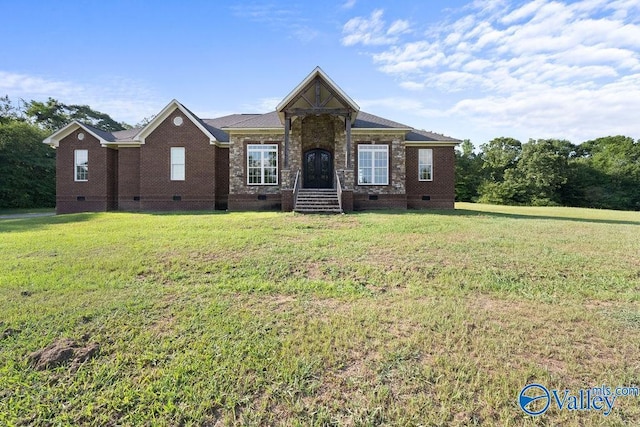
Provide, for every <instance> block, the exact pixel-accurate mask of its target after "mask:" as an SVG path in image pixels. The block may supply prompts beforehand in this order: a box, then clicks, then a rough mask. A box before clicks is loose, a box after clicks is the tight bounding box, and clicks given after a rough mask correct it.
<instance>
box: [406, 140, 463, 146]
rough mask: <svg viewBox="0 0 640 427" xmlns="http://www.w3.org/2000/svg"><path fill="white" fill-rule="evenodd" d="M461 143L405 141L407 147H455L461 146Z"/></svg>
mask: <svg viewBox="0 0 640 427" xmlns="http://www.w3.org/2000/svg"><path fill="white" fill-rule="evenodd" d="M460 143H461V141H405V142H404V145H406V146H407V147H425V146H429V147H455V146H456V145H460Z"/></svg>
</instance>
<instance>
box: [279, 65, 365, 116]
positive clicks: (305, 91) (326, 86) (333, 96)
mask: <svg viewBox="0 0 640 427" xmlns="http://www.w3.org/2000/svg"><path fill="white" fill-rule="evenodd" d="M296 109H300V110H309V109H311V110H318V112H322V110H327V111H330V110H331V109H347V110H350V111H353V113H354V114H353V118H354V119H355V116H356V115H357V114H358V111H360V107H359V106H358V104H356V103H355V101H354V100H353V99H351V97H349V95H347V94H346V93H345V92H344V91H343V90H342V89H340V87H339V86H338V85H337V84H336V83H335V82H334V81H333V80H331V78H330V77H329V76H328V75H327V74H326V73H325V72H324V71H323V70H322V68H320V67H316V68H315V69H314V70H313V71H312V72H311V73H310V74H309V75H308V76H307V77H305V79H304V80H302V82H300V84H298V86H296V87H295V88H294V89H293V90H292V91H291V92H290V93H289V94H288V95H287V96H286V97H285V98H284V99H283V100H282V101H281V102H280V103H279V104H278V105H277V107H276V111H277V113H278V116H279V118H280V121H281V122H284V113H285V110H289V111H293V110H296Z"/></svg>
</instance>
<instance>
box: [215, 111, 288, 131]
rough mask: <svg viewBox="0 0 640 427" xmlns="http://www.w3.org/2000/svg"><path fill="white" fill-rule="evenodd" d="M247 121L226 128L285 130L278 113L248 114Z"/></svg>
mask: <svg viewBox="0 0 640 427" xmlns="http://www.w3.org/2000/svg"><path fill="white" fill-rule="evenodd" d="M246 116H247V119H245V120H241V121H239V122H236V123H234V124H231V125H226V126H224V127H225V128H231V129H272V128H275V129H283V128H284V126H283V125H282V123H281V122H280V118H279V117H278V112H277V111H272V112H270V113H266V114H246Z"/></svg>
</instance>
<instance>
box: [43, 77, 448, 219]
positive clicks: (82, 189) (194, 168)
mask: <svg viewBox="0 0 640 427" xmlns="http://www.w3.org/2000/svg"><path fill="white" fill-rule="evenodd" d="M44 142H45V143H46V144H50V145H52V146H54V147H56V149H57V156H56V163H57V164H56V166H57V180H56V181H57V182H56V193H57V196H56V200H57V205H56V210H57V212H58V213H71V212H84V211H107V210H123V211H138V210H160V211H166V210H209V209H229V210H258V209H274V210H275V209H280V210H283V211H291V210H296V211H300V212H314V211H315V212H322V211H327V212H333V211H337V212H339V211H352V210H361V209H376V208H400V209H407V208H409V209H423V208H453V203H454V160H455V155H454V147H455V145H456V144H458V143H459V142H460V141H459V140H457V139H454V138H450V137H447V136H443V135H440V134H436V133H432V132H425V131H421V130H416V129H413V128H411V127H409V126H406V125H403V124H400V123H397V122H394V121H391V120H387V119H384V118H381V117H378V116H375V115H373V114H369V113H365V112H363V111H360V108H359V107H358V105H357V104H356V103H355V102H354V101H353V100H352V99H351V98H350V97H349V96H348V95H347V94H346V93H344V92H343V91H342V90H341V89H340V88H339V87H338V86H337V85H336V84H335V83H334V82H333V81H332V80H331V79H330V78H329V76H327V75H326V74H325V73H324V71H322V69H320V68H319V67H317V68H316V69H314V70H313V71H312V72H311V74H309V75H308V76H307V77H306V78H305V79H304V80H303V81H302V82H301V83H300V84H299V85H298V86H297V87H296V88H295V89H294V90H293V91H291V93H289V95H287V96H286V97H285V98H284V99H283V100H282V102H280V104H278V106H277V107H276V110H275V111H273V112H270V113H266V114H232V115H228V116H224V117H219V118H215V119H201V118H199V117H197V116H196V115H195V114H193V113H192V112H191V111H189V109H187V108H186V107H185V106H184V105H182V104H181V103H179V102H178V101H175V100H174V101H171V102H170V103H169V105H167V106H166V107H165V108H164V109H163V110H162V111H160V113H158V114H157V115H156V116H155V117H154V118H153V120H151V121H150V122H149V123H148V124H147V125H146V126H144V127H142V128H138V129H129V130H124V131H118V132H113V133H109V132H104V131H101V130H98V129H95V128H93V127H91V126H88V125H86V124H83V123H79V122H77V121H74V122H71V123H70V124H68V125H67V126H65V127H64V128H62V129H60V130H58V131H57V132H55V133H54V134H53V135H51V136H50V137H48V138H47V139H46V140H45V141H44Z"/></svg>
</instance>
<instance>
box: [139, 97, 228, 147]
mask: <svg viewBox="0 0 640 427" xmlns="http://www.w3.org/2000/svg"><path fill="white" fill-rule="evenodd" d="M176 109H178V110H180V112H182V114H184V115H185V116H186V117H187V118H188V119H189V120H191V122H193V124H194V125H196V126H197V127H198V129H200V130H201V131H202V133H204V134H205V135H207V136H208V137H209V141H210V142H211V144H214V143H215V142H216V141H218V139H217V138H216V137H215V135H214V134H213V129H211V127H209V126H208V125H207V124H206V123H205V122H204V121H202V120H200V118H199V117H197V116H196V115H195V114H193V113H192V112H191V111H190V110H189V109H188V108H186V107H185V106H184V105H182V104H181V103H179V102H178V101H177V100H175V99H174V100H173V101H171V102H170V103H169V104H167V106H166V107H164V108H163V109H162V111H160V113H158V115H157V116H155V117H154V118H153V119H152V120H151V121H150V122H149V123H148V124H147V125H146V126H145V127H143V128H142V129H141V130H140V132H138V133H137V134H136V135H135V136H134V137H133V139H134V140H136V141H139V142H140V144H144V142H145V139H146V138H147V136H149V135H150V134H151V132H153V131H154V130H155V129H156V128H157V127H158V126H159V125H160V123H162V122H163V121H164V120H165V119H166V118H167V117H169V116H170V115H171V113H173V112H174V111H175V110H176Z"/></svg>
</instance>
